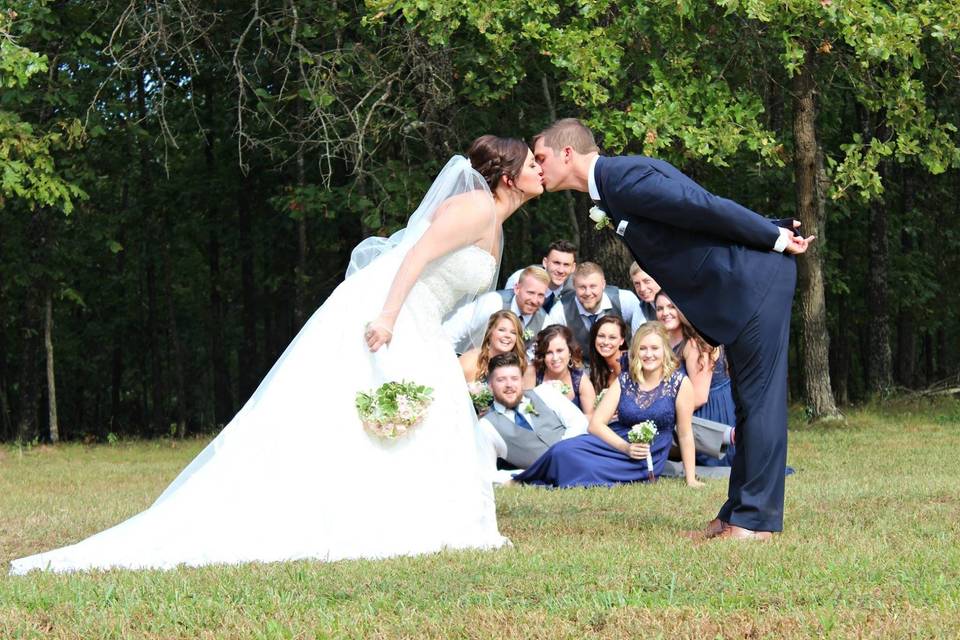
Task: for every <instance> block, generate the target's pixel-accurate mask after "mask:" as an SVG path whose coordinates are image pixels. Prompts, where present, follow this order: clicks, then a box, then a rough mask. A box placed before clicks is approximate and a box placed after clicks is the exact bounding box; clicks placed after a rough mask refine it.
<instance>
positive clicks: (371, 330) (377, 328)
mask: <svg viewBox="0 0 960 640" xmlns="http://www.w3.org/2000/svg"><path fill="white" fill-rule="evenodd" d="M391 338H393V330H392V328H390V327H388V326H386V323H385V322H383V320H381V319H379V318H378V319H376V320H374V321H373V322H370V323H368V324H367V329H366V331H364V333H363V339H364V340H365V341H366V342H367V346H368V347H369V348H370V351H377V350H378V349H379V348H380V347H382V346H383V345H385V344H387V343H389V342H390V339H391Z"/></svg>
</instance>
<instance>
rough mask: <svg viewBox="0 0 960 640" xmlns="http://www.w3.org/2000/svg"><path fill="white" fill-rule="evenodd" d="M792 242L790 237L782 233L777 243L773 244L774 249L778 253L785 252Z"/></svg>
mask: <svg viewBox="0 0 960 640" xmlns="http://www.w3.org/2000/svg"><path fill="white" fill-rule="evenodd" d="M788 244H790V238H789V237H787V236H785V235H783V234H782V233H781V234H780V237H779V238H777V243H776V244H775V245H773V250H774V251H776V252H777V253H783V250H784V249H786V248H787V245H788Z"/></svg>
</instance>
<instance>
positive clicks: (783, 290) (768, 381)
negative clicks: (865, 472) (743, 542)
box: [717, 255, 797, 531]
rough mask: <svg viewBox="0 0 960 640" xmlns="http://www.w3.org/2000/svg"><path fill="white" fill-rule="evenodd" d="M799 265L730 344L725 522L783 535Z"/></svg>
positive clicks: (791, 264) (788, 259) (783, 274)
mask: <svg viewBox="0 0 960 640" xmlns="http://www.w3.org/2000/svg"><path fill="white" fill-rule="evenodd" d="M796 282H797V263H796V260H795V259H794V258H793V256H789V255H785V256H783V260H782V262H781V264H780V268H779V271H778V273H777V274H776V276H775V277H774V279H773V283H772V284H771V286H770V290H769V293H768V294H767V297H766V299H765V300H764V301H763V303H762V304H761V305H760V307H759V308H758V309H757V311H756V313H755V314H754V316H753V317H752V318H751V319H750V320H749V322H748V323H747V325H746V327H745V328H744V330H743V331H742V332H741V333H740V335H739V336H737V338H736V340H734V341H733V343H732V344H729V345H727V357H728V358H729V361H730V375H731V377H732V378H733V394H734V400H735V401H736V405H737V431H736V442H737V448H736V453H735V454H734V458H733V467H732V469H731V471H730V486H729V489H728V492H727V501H726V503H725V504H724V505H723V507H721V508H720V513H719V514H718V515H717V517H719V518H720V519H721V520H724V521H726V522H729V523H731V524H735V525H737V526H739V527H744V528H746V529H752V530H754V531H783V493H784V491H783V484H784V468H785V466H786V463H787V353H788V346H789V343H790V308H791V306H792V304H793V292H794V288H795V287H796Z"/></svg>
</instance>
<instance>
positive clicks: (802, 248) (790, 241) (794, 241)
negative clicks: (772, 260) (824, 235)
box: [780, 220, 817, 255]
mask: <svg viewBox="0 0 960 640" xmlns="http://www.w3.org/2000/svg"><path fill="white" fill-rule="evenodd" d="M799 228H800V221H799V220H794V221H793V229H787V228H784V227H781V228H780V235H781V236H785V237H786V238H787V246H785V247H784V248H783V252H784V253H791V254H793V255H799V254H801V253H806V251H807V247H809V246H810V243H811V242H813V241H814V240H816V238H817V236H807V237H806V238H804V237H803V236H799V235H796V233H795V232H794V229H799Z"/></svg>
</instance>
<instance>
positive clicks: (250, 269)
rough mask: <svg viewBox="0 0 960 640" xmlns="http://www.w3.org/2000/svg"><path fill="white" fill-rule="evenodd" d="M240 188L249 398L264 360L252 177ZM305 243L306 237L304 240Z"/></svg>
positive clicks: (244, 388)
mask: <svg viewBox="0 0 960 640" xmlns="http://www.w3.org/2000/svg"><path fill="white" fill-rule="evenodd" d="M240 180H241V183H240V189H238V191H237V195H238V202H237V209H238V211H239V224H238V225H237V227H238V229H237V230H238V232H239V234H240V289H241V302H242V310H241V313H242V314H243V347H242V348H241V349H240V353H239V354H238V361H239V365H240V372H239V377H240V397H241V398H244V399H245V398H249V397H250V396H251V395H252V394H253V392H254V391H255V389H256V384H257V381H258V380H259V378H260V360H259V359H258V358H257V351H258V349H257V292H256V277H255V273H254V263H253V232H252V230H251V228H252V222H251V215H250V200H251V198H252V193H251V192H252V189H251V188H250V186H251V185H250V178H249V176H241V177H240ZM304 242H305V240H304Z"/></svg>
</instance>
